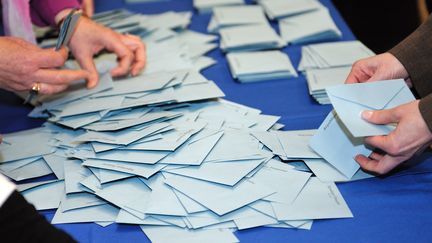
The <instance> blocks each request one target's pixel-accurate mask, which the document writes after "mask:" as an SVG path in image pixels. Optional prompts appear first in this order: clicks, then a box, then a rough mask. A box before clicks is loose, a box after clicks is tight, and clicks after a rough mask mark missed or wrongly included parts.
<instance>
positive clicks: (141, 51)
mask: <svg viewBox="0 0 432 243" xmlns="http://www.w3.org/2000/svg"><path fill="white" fill-rule="evenodd" d="M125 39H127V41H126V42H125V44H126V45H127V46H128V47H129V48H130V49H131V50H132V51H133V52H134V58H135V59H134V63H133V65H132V69H131V74H132V76H136V75H138V74H139V73H140V72H141V71H142V70H143V69H144V67H145V65H146V48H145V45H144V43H143V42H142V41H141V39H140V38H138V37H137V36H133V35H126V36H125Z"/></svg>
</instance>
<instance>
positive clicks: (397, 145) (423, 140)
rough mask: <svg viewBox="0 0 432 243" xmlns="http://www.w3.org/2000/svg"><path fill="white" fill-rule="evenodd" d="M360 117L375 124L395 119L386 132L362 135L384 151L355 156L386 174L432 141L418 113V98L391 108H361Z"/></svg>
mask: <svg viewBox="0 0 432 243" xmlns="http://www.w3.org/2000/svg"><path fill="white" fill-rule="evenodd" d="M362 117H363V119H365V120H366V121H368V122H371V123H374V124H390V123H397V127H396V129H395V130H393V131H392V132H390V133H389V134H388V135H385V136H373V137H367V138H366V139H365V143H366V144H369V145H371V146H373V147H375V148H378V149H380V150H382V151H384V153H383V154H381V153H377V152H373V153H372V154H371V155H370V156H369V157H366V156H364V155H357V156H356V157H355V160H356V161H357V162H358V163H359V164H360V166H361V167H362V168H363V169H364V170H367V171H370V172H373V173H376V174H381V175H382V174H386V173H388V172H389V171H391V170H392V169H394V168H395V167H396V166H398V165H399V164H401V163H402V162H404V161H406V160H408V159H410V158H411V157H412V156H414V155H415V154H416V153H417V152H421V151H422V150H423V149H425V148H426V147H427V146H429V145H430V144H431V143H432V133H431V131H429V128H428V126H427V125H426V122H425V121H424V119H423V117H422V115H421V113H420V110H419V100H416V101H412V102H410V103H407V104H404V105H401V106H398V107H395V108H393V109H388V110H381V111H364V112H363V113H362Z"/></svg>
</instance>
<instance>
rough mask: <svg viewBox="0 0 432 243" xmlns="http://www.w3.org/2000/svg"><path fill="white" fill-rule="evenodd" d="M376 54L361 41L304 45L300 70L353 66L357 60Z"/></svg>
mask: <svg viewBox="0 0 432 243" xmlns="http://www.w3.org/2000/svg"><path fill="white" fill-rule="evenodd" d="M373 55H375V54H374V53H373V51H371V50H370V49H369V48H367V47H366V46H365V45H364V44H363V43H361V42H360V41H341V42H331V43H323V44H314V45H308V46H303V47H302V57H301V60H300V64H299V67H298V70H300V71H305V70H308V69H316V68H332V67H342V66H351V65H352V64H353V63H354V62H355V61H357V60H360V59H362V58H366V57H370V56H373Z"/></svg>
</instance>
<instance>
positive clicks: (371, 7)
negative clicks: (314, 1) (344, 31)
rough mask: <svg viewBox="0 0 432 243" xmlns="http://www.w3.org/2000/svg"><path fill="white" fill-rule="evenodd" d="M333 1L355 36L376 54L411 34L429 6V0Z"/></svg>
mask: <svg viewBox="0 0 432 243" xmlns="http://www.w3.org/2000/svg"><path fill="white" fill-rule="evenodd" d="M426 2H427V3H426ZM333 3H334V4H335V5H336V7H337V8H338V9H339V11H340V12H341V14H342V16H343V18H344V19H345V20H346V22H347V23H348V25H349V26H350V27H351V30H352V31H353V32H354V34H355V35H356V36H357V38H358V39H359V40H361V41H362V42H363V43H365V45H366V46H368V47H369V48H371V49H372V50H373V51H374V52H376V53H382V52H385V51H387V50H389V49H391V48H392V47H393V46H395V45H396V44H397V43H399V42H400V41H402V40H403V39H404V38H405V37H407V36H408V35H409V34H411V33H412V32H413V31H414V30H415V29H416V28H417V27H418V26H419V25H420V24H421V22H422V21H423V20H424V19H425V17H424V15H425V11H426V15H427V9H426V6H427V4H429V6H431V7H432V0H397V1H395V0H378V1H377V0H333ZM422 6H423V7H422ZM422 11H423V12H422Z"/></svg>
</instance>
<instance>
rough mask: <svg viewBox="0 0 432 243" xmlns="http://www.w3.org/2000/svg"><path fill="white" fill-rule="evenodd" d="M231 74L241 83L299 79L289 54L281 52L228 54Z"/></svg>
mask: <svg viewBox="0 0 432 243" xmlns="http://www.w3.org/2000/svg"><path fill="white" fill-rule="evenodd" d="M227 60H228V63H229V67H230V70H231V74H232V76H233V77H234V78H235V79H238V80H239V81H240V82H256V81H263V80H271V79H282V78H292V77H297V72H296V71H295V69H294V67H293V65H292V64H291V61H290V59H289V57H288V55H287V54H285V53H283V52H281V51H259V52H240V53H229V54H227Z"/></svg>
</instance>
